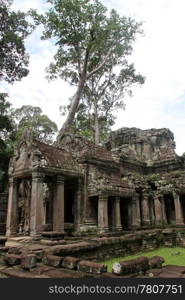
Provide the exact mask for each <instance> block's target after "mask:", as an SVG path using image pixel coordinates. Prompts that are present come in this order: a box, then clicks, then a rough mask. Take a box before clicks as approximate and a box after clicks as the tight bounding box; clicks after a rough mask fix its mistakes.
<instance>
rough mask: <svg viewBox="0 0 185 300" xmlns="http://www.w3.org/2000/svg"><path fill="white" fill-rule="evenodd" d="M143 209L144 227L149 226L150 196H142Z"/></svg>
mask: <svg viewBox="0 0 185 300" xmlns="http://www.w3.org/2000/svg"><path fill="white" fill-rule="evenodd" d="M141 207H142V225H143V226H149V225H150V214H149V202H148V195H145V194H143V195H142V201H141Z"/></svg>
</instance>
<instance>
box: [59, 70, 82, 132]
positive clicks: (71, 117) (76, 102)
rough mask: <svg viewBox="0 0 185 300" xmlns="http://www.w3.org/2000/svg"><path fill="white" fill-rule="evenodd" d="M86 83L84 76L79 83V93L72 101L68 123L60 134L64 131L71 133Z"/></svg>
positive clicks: (66, 122) (65, 123)
mask: <svg viewBox="0 0 185 300" xmlns="http://www.w3.org/2000/svg"><path fill="white" fill-rule="evenodd" d="M85 81H86V76H83V77H82V78H81V79H80V81H79V84H78V88H77V92H76V94H75V96H74V98H73V101H72V104H71V107H70V110H69V112H68V115H67V118H66V121H65V122H64V124H63V126H62V128H61V129H60V133H59V134H61V133H62V132H64V131H70V129H71V126H72V123H73V120H74V118H75V114H76V112H77V109H78V105H79V102H80V99H81V96H82V93H83V89H84V85H85Z"/></svg>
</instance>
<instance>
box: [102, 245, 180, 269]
mask: <svg viewBox="0 0 185 300" xmlns="http://www.w3.org/2000/svg"><path fill="white" fill-rule="evenodd" d="M176 252H180V254H178V255H173V253H176ZM154 255H159V256H162V257H164V259H165V262H164V264H163V265H179V266H185V248H180V247H175V248H159V249H156V250H153V251H149V252H142V253H138V254H135V255H129V256H124V257H115V258H112V259H110V260H106V261H103V262H102V263H104V264H107V265H108V271H109V272H111V271H112V264H113V263H114V262H119V261H125V260H129V259H133V258H136V257H139V256H147V257H151V256H154Z"/></svg>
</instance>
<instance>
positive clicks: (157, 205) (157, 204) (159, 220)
mask: <svg viewBox="0 0 185 300" xmlns="http://www.w3.org/2000/svg"><path fill="white" fill-rule="evenodd" d="M154 209H155V225H156V226H161V225H162V224H163V215H162V205H161V201H160V197H159V196H158V195H155V196H154Z"/></svg>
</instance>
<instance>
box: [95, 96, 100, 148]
mask: <svg viewBox="0 0 185 300" xmlns="http://www.w3.org/2000/svg"><path fill="white" fill-rule="evenodd" d="M94 129H95V130H94V142H95V144H96V145H98V144H99V143H100V128H99V120H98V105H97V100H96V99H95V101H94Z"/></svg>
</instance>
